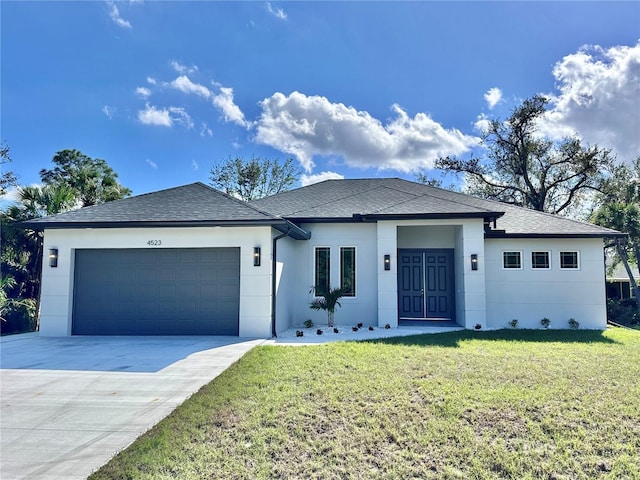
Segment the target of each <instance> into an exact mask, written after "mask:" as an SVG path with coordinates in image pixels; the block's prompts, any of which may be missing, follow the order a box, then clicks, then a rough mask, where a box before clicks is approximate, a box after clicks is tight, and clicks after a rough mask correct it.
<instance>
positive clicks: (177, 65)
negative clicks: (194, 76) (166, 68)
mask: <svg viewBox="0 0 640 480" xmlns="http://www.w3.org/2000/svg"><path fill="white" fill-rule="evenodd" d="M171 66H172V67H173V69H174V70H175V71H176V72H178V73H193V72H197V71H198V67H197V65H191V66H190V67H187V66H186V65H182V64H181V63H179V62H177V61H176V60H171Z"/></svg>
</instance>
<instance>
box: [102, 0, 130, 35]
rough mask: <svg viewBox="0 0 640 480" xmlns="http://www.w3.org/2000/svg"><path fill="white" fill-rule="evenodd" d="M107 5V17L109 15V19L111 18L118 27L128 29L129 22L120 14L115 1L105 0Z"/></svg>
mask: <svg viewBox="0 0 640 480" xmlns="http://www.w3.org/2000/svg"><path fill="white" fill-rule="evenodd" d="M107 5H108V6H109V17H111V20H113V22H114V23H115V24H116V25H118V26H119V27H122V28H129V29H130V28H131V24H130V23H129V22H128V21H127V20H125V19H124V18H122V17H121V16H120V11H119V10H118V7H117V6H116V4H115V2H112V1H109V2H107Z"/></svg>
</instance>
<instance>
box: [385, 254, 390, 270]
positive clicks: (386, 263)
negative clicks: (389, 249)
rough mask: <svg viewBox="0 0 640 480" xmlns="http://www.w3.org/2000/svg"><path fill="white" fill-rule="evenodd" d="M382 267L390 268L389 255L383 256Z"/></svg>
mask: <svg viewBox="0 0 640 480" xmlns="http://www.w3.org/2000/svg"><path fill="white" fill-rule="evenodd" d="M384 269H385V270H391V255H385V256H384Z"/></svg>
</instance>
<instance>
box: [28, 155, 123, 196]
mask: <svg viewBox="0 0 640 480" xmlns="http://www.w3.org/2000/svg"><path fill="white" fill-rule="evenodd" d="M52 162H53V164H54V167H53V168H52V169H46V168H43V169H42V170H40V179H41V180H42V183H44V184H45V185H54V184H64V185H67V186H69V187H70V188H71V189H72V190H73V191H74V192H75V196H76V199H77V200H78V202H79V203H80V205H81V206H83V207H88V206H90V205H96V204H99V203H104V202H109V201H111V200H118V199H120V198H124V197H127V196H129V195H131V190H129V189H128V188H126V187H123V186H122V185H120V183H118V174H117V173H116V172H115V171H114V170H113V169H112V168H111V167H110V166H109V165H108V164H107V162H106V161H105V160H102V159H99V158H91V157H89V156H87V155H85V154H84V153H82V152H80V151H78V150H60V151H59V152H57V153H56V154H55V155H54V156H53V159H52Z"/></svg>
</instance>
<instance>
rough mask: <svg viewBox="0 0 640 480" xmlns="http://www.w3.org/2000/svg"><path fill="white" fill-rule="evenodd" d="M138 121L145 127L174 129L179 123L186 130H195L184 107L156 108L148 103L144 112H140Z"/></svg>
mask: <svg viewBox="0 0 640 480" xmlns="http://www.w3.org/2000/svg"><path fill="white" fill-rule="evenodd" d="M138 121H139V122H140V123H142V124H144V125H158V126H161V127H172V126H173V125H174V124H175V123H179V124H181V125H183V126H184V127H186V128H193V121H192V120H191V117H190V116H189V114H188V113H187V112H186V111H185V109H184V108H182V107H169V108H156V107H154V106H153V105H150V104H149V103H147V104H146V105H145V108H144V110H139V111H138Z"/></svg>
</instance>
